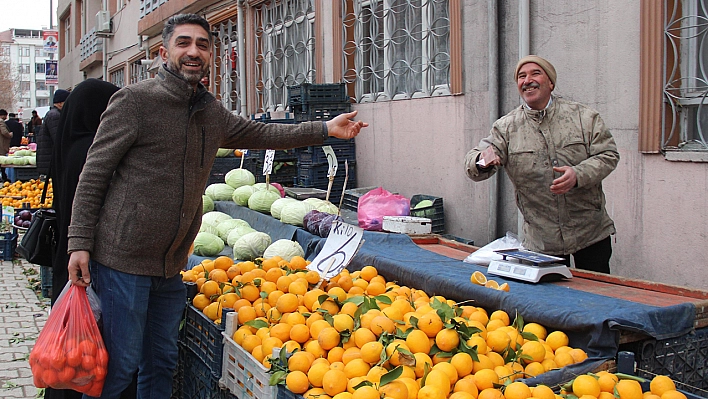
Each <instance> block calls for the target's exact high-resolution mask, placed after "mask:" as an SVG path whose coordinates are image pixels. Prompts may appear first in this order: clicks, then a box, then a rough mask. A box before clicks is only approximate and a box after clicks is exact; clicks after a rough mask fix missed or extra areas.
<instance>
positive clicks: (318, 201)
mask: <svg viewBox="0 0 708 399" xmlns="http://www.w3.org/2000/svg"><path fill="white" fill-rule="evenodd" d="M302 202H307V203H308V204H312V205H314V206H317V205H319V204H321V203H323V202H324V200H323V199H319V198H316V197H310V198H305V199H304V200H303V201H302Z"/></svg>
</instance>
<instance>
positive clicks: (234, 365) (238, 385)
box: [195, 333, 278, 399]
mask: <svg viewBox="0 0 708 399" xmlns="http://www.w3.org/2000/svg"><path fill="white" fill-rule="evenodd" d="M223 339H224V357H223V366H222V375H221V384H222V385H224V386H226V388H227V389H228V390H229V392H231V393H232V394H233V395H235V396H237V397H238V398H239V399H275V398H276V396H277V395H278V387H277V386H271V385H269V381H270V374H268V369H266V368H265V366H263V365H262V364H261V363H260V362H258V361H257V360H256V359H255V358H254V357H253V356H251V354H250V353H248V352H247V351H246V350H245V349H243V348H242V347H241V346H240V345H238V344H237V343H236V342H235V341H234V340H233V339H232V338H231V337H230V336H229V335H227V334H225V333H224V334H223ZM195 397H196V396H195Z"/></svg>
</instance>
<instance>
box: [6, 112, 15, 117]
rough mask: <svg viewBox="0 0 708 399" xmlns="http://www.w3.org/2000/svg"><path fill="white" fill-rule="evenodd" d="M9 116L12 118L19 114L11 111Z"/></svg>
mask: <svg viewBox="0 0 708 399" xmlns="http://www.w3.org/2000/svg"><path fill="white" fill-rule="evenodd" d="M7 116H8V117H10V118H14V117H16V116H17V114H16V113H14V112H10V113H9V114H7Z"/></svg>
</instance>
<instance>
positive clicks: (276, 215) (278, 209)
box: [270, 197, 297, 219]
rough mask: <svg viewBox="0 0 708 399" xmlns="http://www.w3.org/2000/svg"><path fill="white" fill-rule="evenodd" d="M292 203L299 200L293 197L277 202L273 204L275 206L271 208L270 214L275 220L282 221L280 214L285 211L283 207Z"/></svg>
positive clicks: (280, 199)
mask: <svg viewBox="0 0 708 399" xmlns="http://www.w3.org/2000/svg"><path fill="white" fill-rule="evenodd" d="M292 201H297V200H296V199H295V198H292V197H283V198H279V199H277V200H275V202H273V205H271V206H270V214H271V215H272V216H273V217H274V218H276V219H280V212H281V211H282V210H283V207H284V206H285V204H287V203H290V202H292Z"/></svg>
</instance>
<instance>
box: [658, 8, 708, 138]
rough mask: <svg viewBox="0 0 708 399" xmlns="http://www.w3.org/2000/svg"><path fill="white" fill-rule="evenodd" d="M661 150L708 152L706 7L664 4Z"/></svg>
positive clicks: (707, 40) (707, 31)
mask: <svg viewBox="0 0 708 399" xmlns="http://www.w3.org/2000/svg"><path fill="white" fill-rule="evenodd" d="M664 15H665V18H666V20H665V25H664V26H665V29H664V36H665V42H664V69H663V74H664V103H663V108H664V109H663V111H664V112H663V115H664V118H665V120H664V123H663V131H662V135H661V148H662V150H664V151H666V150H677V149H678V150H690V151H708V98H707V97H708V5H707V4H706V1H703V0H683V1H666V2H664Z"/></svg>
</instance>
